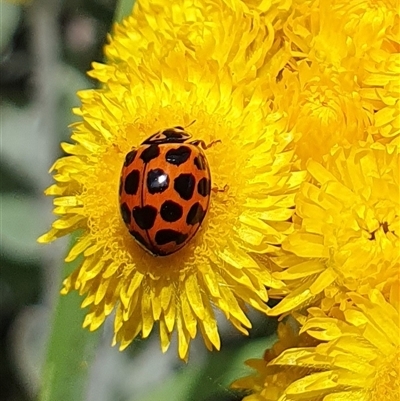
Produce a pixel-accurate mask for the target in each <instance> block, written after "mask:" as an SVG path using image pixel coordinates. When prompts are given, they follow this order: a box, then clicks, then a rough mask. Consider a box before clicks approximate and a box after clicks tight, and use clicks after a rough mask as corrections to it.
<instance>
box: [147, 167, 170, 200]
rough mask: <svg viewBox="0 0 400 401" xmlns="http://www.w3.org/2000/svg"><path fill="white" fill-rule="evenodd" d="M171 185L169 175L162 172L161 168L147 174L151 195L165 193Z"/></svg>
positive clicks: (148, 188)
mask: <svg viewBox="0 0 400 401" xmlns="http://www.w3.org/2000/svg"><path fill="white" fill-rule="evenodd" d="M168 185H169V177H168V174H166V173H165V172H164V170H161V169H160V168H156V169H154V170H150V171H149V172H148V174H147V190H148V191H149V193H150V194H152V195H154V194H156V193H161V192H164V191H165V190H166V189H167V188H168Z"/></svg>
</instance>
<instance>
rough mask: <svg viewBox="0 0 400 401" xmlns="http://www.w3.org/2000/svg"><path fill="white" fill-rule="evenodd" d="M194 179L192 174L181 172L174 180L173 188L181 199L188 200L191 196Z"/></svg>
mask: <svg viewBox="0 0 400 401" xmlns="http://www.w3.org/2000/svg"><path fill="white" fill-rule="evenodd" d="M195 184H196V179H195V178H194V176H193V174H181V175H179V176H178V177H176V178H175V180H174V189H175V191H176V192H178V194H179V196H180V197H181V198H182V199H185V200H190V199H191V198H192V196H193V192H194V187H195Z"/></svg>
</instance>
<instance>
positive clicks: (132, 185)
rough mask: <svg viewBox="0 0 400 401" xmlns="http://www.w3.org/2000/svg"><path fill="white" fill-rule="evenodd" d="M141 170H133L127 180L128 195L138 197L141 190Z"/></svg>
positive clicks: (125, 186) (125, 187) (126, 190)
mask: <svg viewBox="0 0 400 401" xmlns="http://www.w3.org/2000/svg"><path fill="white" fill-rule="evenodd" d="M139 178H140V172H139V170H132V171H131V172H130V173H129V174H128V175H127V176H126V178H125V185H124V189H125V192H126V193H127V194H128V195H136V193H137V190H138V188H139Z"/></svg>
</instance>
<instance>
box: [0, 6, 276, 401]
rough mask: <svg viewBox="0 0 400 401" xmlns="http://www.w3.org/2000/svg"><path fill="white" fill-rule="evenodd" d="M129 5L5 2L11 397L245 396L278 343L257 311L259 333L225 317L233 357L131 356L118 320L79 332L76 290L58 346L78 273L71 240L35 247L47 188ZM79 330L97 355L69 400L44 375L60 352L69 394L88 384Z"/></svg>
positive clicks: (2, 327)
mask: <svg viewBox="0 0 400 401" xmlns="http://www.w3.org/2000/svg"><path fill="white" fill-rule="evenodd" d="M168 4H169V2H166V6H168ZM127 5H128V9H129V7H130V5H129V2H127V1H124V2H122V3H119V4H117V2H116V0H68V1H61V0H33V1H31V2H25V3H24V4H22V5H17V4H15V2H14V4H12V3H9V2H5V1H4V0H0V14H1V28H0V29H1V31H0V51H1V59H0V88H1V103H0V117H1V161H0V163H1V164H0V174H1V175H0V183H1V188H0V190H1V252H0V258H1V271H0V336H1V344H0V377H1V382H2V384H1V386H0V401H3V400H4V401H30V400H36V399H40V400H45V399H48V400H51V401H53V399H54V401H81V400H85V401H94V400H96V401H136V400H138V401H139V400H140V401H157V400H168V401H169V400H172V401H214V400H215V401H217V400H218V401H233V400H240V399H241V398H242V396H243V395H241V394H238V393H235V392H234V391H232V390H229V388H228V386H229V383H230V382H232V381H233V380H234V379H236V378H238V377H240V376H243V375H246V374H247V373H248V372H249V371H248V370H247V369H246V367H245V366H244V365H243V362H244V361H245V360H246V359H248V358H251V357H261V356H262V354H263V352H264V350H265V349H266V348H267V347H269V346H270V345H271V344H272V342H273V341H274V340H275V335H274V333H275V331H276V321H274V320H268V319H267V318H266V317H264V316H262V315H260V314H258V313H256V312H250V318H251V320H252V322H253V326H254V329H253V330H252V331H251V335H250V337H248V338H246V337H243V336H241V335H240V334H239V333H237V332H236V331H235V330H234V329H232V327H231V326H230V325H229V323H227V322H226V321H225V320H224V318H223V317H221V316H219V321H220V333H221V338H222V351H221V352H219V353H209V352H207V351H206V350H205V347H204V346H203V343H202V340H201V339H196V341H194V342H193V345H192V348H191V356H190V359H189V363H188V364H185V363H182V362H181V361H179V360H178V358H177V357H176V343H173V344H172V345H171V348H170V350H169V351H168V352H167V353H166V354H165V355H163V354H162V353H161V351H160V348H159V341H158V338H157V334H155V335H153V336H152V337H150V338H149V339H147V340H146V341H136V342H135V343H134V344H133V345H132V346H131V347H129V348H128V350H126V351H125V352H123V353H120V352H119V351H118V349H117V348H112V347H111V346H110V343H111V339H112V322H111V320H112V319H109V321H108V322H107V324H106V325H105V327H103V328H101V329H100V330H99V334H97V335H96V334H88V333H87V332H86V331H85V330H83V329H80V324H81V322H82V320H83V314H82V313H81V311H80V310H79V309H78V308H76V307H75V305H76V304H77V303H79V300H78V299H77V297H76V294H74V295H75V298H74V295H72V296H69V297H71V298H70V300H68V301H66V302H70V303H66V304H64V306H63V308H64V311H65V310H66V311H67V313H65V312H63V314H62V315H60V316H59V318H60V319H61V320H64V321H63V322H62V324H63V326H62V325H61V326H60V324H59V325H58V330H59V331H60V330H62V331H63V333H62V334H65V336H66V337H65V339H66V340H65V342H64V343H63V338H64V337H63V336H62V335H61V336H59V337H58V338H57V341H56V340H54V338H53V339H52V340H51V341H50V340H49V338H50V336H51V326H52V323H53V322H54V316H53V315H54V311H55V310H56V305H57V302H58V301H59V295H58V292H59V289H60V283H61V280H62V276H63V275H65V274H66V273H65V272H66V269H71V268H73V266H72V267H70V266H67V267H65V266H64V267H63V262H62V260H63V256H64V255H65V253H66V249H67V247H68V240H67V239H66V240H59V241H57V242H56V243H54V244H51V245H47V246H41V245H38V244H37V243H36V238H37V237H38V236H39V235H40V234H42V233H44V232H45V231H46V230H47V229H48V227H49V226H50V224H51V222H52V220H53V216H52V212H51V210H52V202H51V199H48V198H46V197H45V196H44V195H43V190H44V189H45V188H46V187H47V186H48V185H49V184H50V183H51V176H50V175H49V174H48V170H49V168H50V166H51V165H52V163H53V162H54V160H55V159H56V158H58V157H59V156H60V155H62V152H61V149H60V146H59V143H60V141H64V140H68V137H69V134H70V133H69V129H68V125H69V124H70V123H72V122H73V121H74V118H75V117H74V116H73V115H72V113H71V108H72V107H75V106H77V105H78V104H79V103H78V99H77V97H76V94H75V93H76V91H77V90H79V89H85V88H92V87H95V85H96V83H95V82H93V81H91V80H90V79H89V78H88V77H86V75H85V72H86V71H87V70H88V69H90V64H91V62H92V61H99V62H101V61H103V57H102V47H103V45H104V43H105V40H106V34H107V32H109V31H110V29H111V26H112V22H113V19H114V14H115V12H116V10H118V12H119V13H121V10H123V9H126V7H127ZM69 297H66V298H69ZM63 298H64V297H63ZM62 302H64V301H63V300H62ZM71 305H73V306H72V307H70V306H71ZM58 310H60V309H58ZM111 318H112V317H111ZM74 323H76V325H77V326H76V327H77V329H76V328H75V330H77V331H75V335H76V336H78V337H79V339H80V341H82V343H83V345H82V344H81V345H80V346H81V347H86V348H88V349H89V350H87V349H86V348H85V349H86V351H85V357H84V358H83V357H82V361H78V363H84V364H85V371H86V374H87V376H85V380H84V381H85V382H84V383H83V384H82V389H80V390H79V391H77V393H76V395H71V393H69V392H68V391H67V390H65V389H64V388H63V387H62V386H63V385H64V384H63V383H62V381H61V384H60V383H58V384H57V386H59V388H58V390H57V391H59V392H58V393H57V392H52V393H51V392H50V394H51V395H48V394H47V395H43V394H44V390H43V389H46V392H47V388H49V387H51V385H52V384H53V381H55V379H57V377H58V375H59V373H58V371H57V372H56V373H54V374H53V376H52V377H53V378H52V379H51V378H50V375H49V374H48V372H47V373H46V369H44V370H43V366H44V364H45V361H46V358H47V359H48V358H49V357H48V355H49V351H48V349H49V348H50V349H51V352H50V354H51V355H52V356H51V357H52V358H53V359H58V360H61V359H62V360H63V361H64V362H65V363H64V365H63V367H62V369H64V370H65V371H64V372H63V374H64V375H65V376H67V377H69V383H67V384H66V386H70V387H72V388H75V387H78V384H77V383H76V382H75V381H74V380H75V378H74V376H73V374H74V373H75V372H73V371H68V369H70V370H73V369H74V368H73V364H72V365H71V364H70V365H68V363H67V362H68V355H69V354H71V355H73V354H74V350H76V348H72V345H71V344H72V343H71V341H70V342H68V331H69V330H71V326H73V324H74ZM60 327H61V329H60ZM87 338H90V339H91V340H89V341H92V342H91V343H90V344H89V345H88V344H86V342H87V341H88V340H87ZM49 342H51V346H50V347H49V345H48V344H49ZM62 347H64V348H63V349H62ZM69 347H70V348H69ZM58 351H59V352H58ZM75 362H76V361H75ZM61 365H62V364H61ZM47 369H48V367H47ZM54 375H55V376H56V377H55V378H54ZM50 381H51V382H50ZM60 386H61V387H60ZM54 394H58V395H57V398H55V395H54ZM60 394H61V395H60ZM62 394H64V396H63V395H62ZM65 394H69V395H68V396H66V395H65ZM46 397H47V398H46Z"/></svg>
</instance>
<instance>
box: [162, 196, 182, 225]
mask: <svg viewBox="0 0 400 401" xmlns="http://www.w3.org/2000/svg"><path fill="white" fill-rule="evenodd" d="M160 214H161V217H162V218H163V220H165V221H168V222H170V223H172V222H174V221H178V220H179V219H180V218H181V217H182V215H183V208H182V206H181V205H179V204H178V203H176V202H174V201H172V200H167V201H165V202H164V203H163V204H162V205H161V208H160Z"/></svg>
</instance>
